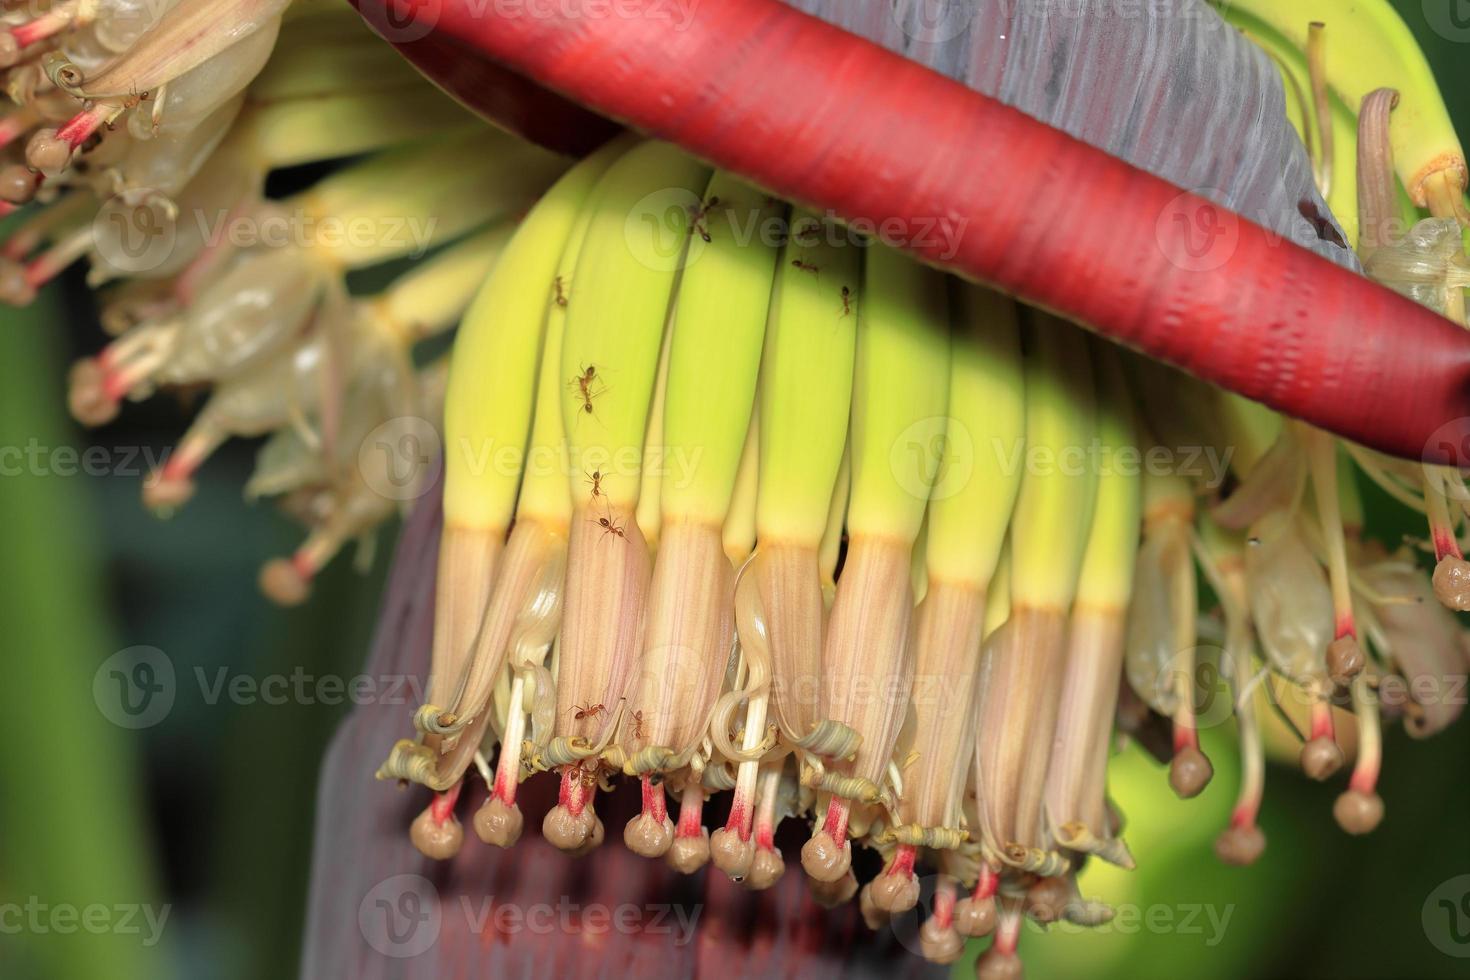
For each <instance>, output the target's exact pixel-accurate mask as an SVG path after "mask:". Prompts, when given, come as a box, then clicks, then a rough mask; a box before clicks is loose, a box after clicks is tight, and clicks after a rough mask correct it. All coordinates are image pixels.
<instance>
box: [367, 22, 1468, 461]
mask: <svg viewBox="0 0 1470 980" xmlns="http://www.w3.org/2000/svg"><path fill="white" fill-rule="evenodd" d="M352 2H353V3H354V4H355V5H356V6H357V7H358V8H359V9H360V10H363V11H364V12H365V13H366V14H367V15H368V20H369V21H370V22H372V23H374V24H375V26H376V27H377V29H379V31H380V33H384V34H385V36H388V37H390V39H396V40H400V41H405V42H406V44H405V45H403V46H407V47H408V48H409V49H410V50H412V47H413V46H414V45H421V44H423V43H424V42H423V41H421V40H411V38H413V37H414V36H415V35H417V36H419V37H425V36H427V37H428V38H429V43H430V44H431V45H432V46H433V47H435V48H437V49H439V52H440V54H441V55H442V54H443V53H444V52H445V51H447V50H448V48H441V47H440V46H441V45H443V44H446V43H447V42H453V44H455V45H458V46H459V47H460V48H461V49H462V50H463V51H464V52H466V54H467V56H469V53H473V56H474V57H476V58H481V59H486V60H487V61H488V62H494V63H495V64H496V65H497V66H504V67H508V68H510V69H512V70H513V71H514V72H517V73H520V74H521V75H523V76H525V77H528V78H530V79H534V80H535V81H536V82H539V83H541V84H542V85H544V86H546V87H547V88H549V89H552V90H554V91H556V92H559V93H561V94H562V95H564V96H566V97H567V98H570V99H572V100H574V101H575V102H578V103H580V104H582V105H584V106H587V107H590V108H591V109H593V110H596V111H597V112H599V113H602V114H604V115H606V116H609V117H612V118H615V119H618V120H620V121H623V122H625V123H627V124H628V125H631V126H633V127H636V128H637V129H640V130H643V131H646V132H649V133H651V134H653V135H655V136H659V137H662V138H666V139H669V140H672V141H674V142H676V143H678V144H680V145H681V146H684V147H685V148H687V149H688V150H690V151H691V152H693V153H695V154H697V155H698V156H700V157H702V158H704V159H707V160H709V161H712V162H714V163H716V164H718V165H719V166H721V167H725V168H728V169H730V170H733V171H736V172H738V173H740V174H743V175H744V176H746V177H748V178H750V179H751V180H753V181H755V182H756V183H758V184H760V185H761V186H763V187H766V188H768V189H770V190H771V191H773V192H775V193H777V194H779V195H781V196H783V197H787V198H790V199H792V200H795V201H798V202H802V203H804V204H809V205H816V206H820V207H826V208H830V209H831V210H833V211H834V212H835V213H836V214H837V215H838V216H840V217H841V218H843V219H844V220H846V221H848V222H850V223H853V224H854V225H855V226H856V227H859V228H869V229H874V230H876V231H878V232H879V234H880V236H881V237H883V238H884V239H885V240H887V241H889V242H890V243H891V244H894V245H898V246H901V247H905V248H909V249H911V250H912V251H914V252H916V253H918V254H920V255H921V256H923V257H924V258H925V259H927V260H929V261H931V262H933V263H934V264H936V265H939V266H942V267H944V268H947V269H950V270H953V271H955V272H958V273H960V274H962V275H965V276H967V277H970V278H974V279H978V280H980V281H983V282H986V283H990V284H993V285H995V286H997V287H998V288H1000V289H1003V290H1005V291H1007V292H1010V293H1014V294H1015V295H1016V296H1018V297H1019V298H1021V299H1022V300H1024V301H1026V302H1027V303H1030V304H1032V305H1036V306H1040V307H1043V308H1047V309H1051V310H1054V311H1056V312H1058V313H1059V314H1062V315H1064V316H1066V317H1068V318H1070V319H1074V320H1076V321H1078V322H1080V323H1082V324H1085V325H1087V326H1089V327H1091V328H1093V329H1095V330H1097V331H1098V332H1099V333H1102V334H1105V335H1107V336H1109V337H1111V338H1112V339H1114V340H1116V341H1119V342H1121V343H1124V344H1127V345H1128V346H1131V347H1134V348H1136V349H1138V350H1140V351H1142V352H1143V353H1145V354H1148V355H1149V356H1151V357H1155V358H1157V359H1159V360H1162V361H1166V362H1169V363H1171V364H1175V365H1177V366H1179V367H1181V368H1184V369H1185V370H1187V371H1189V372H1191V373H1193V374H1195V375H1197V376H1198V377H1200V378H1203V379H1205V380H1207V381H1210V382H1213V383H1216V384H1219V385H1221V386H1223V387H1225V388H1228V389H1231V390H1233V391H1236V392H1239V393H1240V394H1242V395H1245V396H1247V397H1249V398H1253V399H1257V400H1259V401H1261V402H1264V403H1266V404H1267V405H1270V406H1272V407H1273V408H1277V409H1279V410H1281V411H1283V412H1285V413H1287V414H1289V415H1293V416H1296V417H1298V418H1303V419H1306V420H1307V421H1310V422H1312V423H1314V424H1316V425H1319V426H1321V427H1323V428H1325V429H1329V430H1331V431H1333V432H1336V433H1338V434H1340V435H1343V436H1345V437H1347V438H1349V439H1353V440H1355V441H1358V442H1361V443H1363V444H1365V445H1368V446H1372V447H1374V448H1378V449H1382V450H1384V451H1387V452H1390V453H1394V454H1397V455H1401V456H1410V457H1419V456H1424V457H1425V458H1427V459H1431V460H1434V461H1446V460H1447V459H1448V456H1447V453H1452V452H1453V451H1454V445H1453V443H1455V442H1457V441H1458V440H1457V439H1452V440H1445V441H1441V440H1440V439H1437V438H1436V439H1435V440H1434V442H1435V445H1426V443H1428V442H1429V441H1430V436H1431V434H1433V433H1435V432H1436V430H1438V429H1440V428H1441V426H1443V425H1445V424H1446V423H1447V422H1449V421H1450V420H1455V419H1460V418H1462V417H1464V416H1470V338H1467V337H1466V336H1465V334H1464V333H1463V332H1462V331H1460V330H1459V329H1457V328H1456V327H1455V326H1454V325H1452V324H1451V323H1450V322H1449V321H1447V320H1445V319H1443V318H1441V317H1439V316H1437V315H1436V314H1434V313H1432V312H1429V311H1427V310H1425V309H1423V308H1422V307H1419V306H1418V305H1416V304H1414V303H1412V302H1411V301H1409V300H1407V299H1404V298H1402V297H1400V296H1398V295H1396V294H1394V293H1392V292H1391V291H1389V290H1387V289H1384V288H1382V287H1379V286H1377V285H1375V284H1373V283H1371V282H1369V281H1368V280H1366V279H1364V278H1362V277H1361V276H1358V275H1355V274H1354V273H1352V272H1350V271H1348V270H1345V269H1342V268H1340V267H1338V266H1335V265H1333V264H1332V263H1330V262H1328V261H1326V260H1325V259H1322V258H1319V257H1318V256H1316V255H1314V254H1312V253H1311V252H1309V251H1308V250H1306V249H1304V248H1301V247H1300V246H1298V245H1296V244H1294V243H1292V242H1289V241H1286V240H1284V239H1283V238H1282V237H1281V236H1280V235H1279V234H1276V233H1273V232H1270V231H1268V230H1267V229H1265V228H1263V227H1261V226H1259V225H1257V224H1255V223H1253V222H1251V221H1248V220H1247V219H1245V218H1243V217H1240V216H1238V215H1236V214H1234V213H1232V212H1230V211H1228V210H1227V209H1225V208H1223V207H1221V206H1219V205H1216V204H1214V203H1212V202H1210V201H1208V200H1206V199H1204V198H1202V197H1199V196H1197V195H1195V194H1192V193H1188V192H1185V191H1182V190H1180V189H1179V188H1177V187H1175V186H1173V185H1171V184H1169V183H1167V182H1166V181H1163V180H1160V179H1159V178H1157V177H1154V176H1152V175H1150V174H1148V173H1146V172H1144V171H1142V170H1140V169H1138V168H1136V167H1133V166H1131V165H1129V164H1127V163H1125V162H1124V161H1121V160H1119V159H1117V158H1115V157H1112V156H1110V155H1108V154H1106V153H1104V152H1103V151H1101V150H1098V149H1096V148H1094V147H1091V146H1089V145H1087V144H1085V143H1082V142H1080V141H1078V140H1076V139H1074V138H1072V137H1070V136H1068V135H1067V134H1065V133H1063V132H1061V131H1060V130H1057V129H1054V128H1052V127H1050V126H1047V125H1045V124H1044V123H1041V122H1038V121H1037V120H1035V119H1033V118H1031V117H1029V116H1026V115H1024V114H1022V113H1020V112H1018V111H1016V110H1014V109H1011V108H1009V107H1007V106H1005V105H1002V104H1001V103H999V102H997V101H995V100H994V99H991V98H988V97H986V96H985V95H982V94H980V93H977V92H974V91H971V90H969V89H967V88H965V87H964V86H962V85H960V84H958V83H956V82H953V81H950V80H948V79H946V78H944V77H942V76H940V75H938V74H936V73H934V72H932V71H930V70H929V69H927V68H924V67H922V66H920V65H917V64H915V63H913V62H910V61H908V60H906V59H904V58H901V57H899V56H897V55H894V54H891V53H889V52H887V51H885V50H883V49H882V48H879V47H877V46H876V45H873V44H871V43H869V42H867V41H864V40H862V39H860V38H857V37H855V36H853V35H851V34H848V33H846V32H844V31H842V30H839V29H837V28H835V27H832V26H830V25H828V24H826V23H823V22H822V21H819V20H816V19H814V18H812V17H809V16H807V15H805V14H802V13H800V12H797V11H795V10H792V9H790V8H788V7H786V6H784V5H782V4H781V3H779V2H778V0H727V2H724V3H719V4H706V5H703V6H701V7H700V8H699V10H698V13H697V15H696V16H694V17H691V18H689V19H688V21H687V23H684V24H683V25H681V29H679V30H674V29H673V25H672V24H671V23H670V21H669V20H667V19H666V18H662V17H660V16H657V13H658V7H659V0H630V2H628V3H625V4H622V5H620V7H619V10H618V13H617V15H616V16H606V17H599V18H592V17H585V16H578V15H577V12H576V11H575V10H569V9H568V8H566V7H564V6H561V7H559V6H557V5H548V6H546V7H545V8H542V7H537V8H535V9H534V10H532V9H531V8H530V7H525V8H522V7H519V6H516V7H510V8H507V9H505V10H504V11H497V9H496V8H495V7H494V6H493V5H489V6H487V5H484V4H481V3H477V2H471V0H434V2H429V3H410V2H408V0H352ZM389 25H391V26H389ZM395 35H396V37H395ZM420 64H421V65H422V66H424V67H426V68H428V70H430V71H431V72H433V73H438V72H440V71H442V70H444V68H445V67H446V65H445V64H444V63H443V62H442V61H441V62H440V64H439V66H438V67H435V66H434V65H433V64H431V63H430V61H429V60H428V59H425V58H420ZM455 70H456V72H458V71H459V70H460V66H458V65H455ZM502 74H503V73H502V72H501V71H500V68H499V67H497V68H496V75H497V77H499V76H500V75H502ZM492 81H493V79H492ZM454 89H455V91H457V92H459V93H460V94H461V95H467V96H469V97H470V98H471V101H473V102H474V103H475V104H476V105H478V106H481V107H482V108H484V109H486V110H487V112H488V113H489V114H491V115H494V116H496V117H499V118H506V117H507V115H508V114H510V115H512V116H514V114H512V113H510V108H511V107H510V105H508V104H507V100H506V99H505V98H504V93H499V94H493V93H491V92H488V91H486V90H485V87H483V86H471V85H466V84H464V83H463V82H462V81H461V82H460V83H459V84H457V85H455V86H454ZM477 89H478V91H476V90H477ZM528 91H529V90H528ZM527 118H528V117H527V116H526V114H525V113H524V112H523V113H521V114H520V116H519V119H517V118H514V117H513V118H511V123H512V124H513V125H514V124H516V123H517V122H519V123H520V124H521V128H522V129H525V122H526V120H527ZM531 118H534V117H531ZM561 118H563V119H564V120H565V121H566V122H567V124H568V125H569V126H571V127H573V128H572V129H571V130H569V131H570V132H573V133H576V134H577V136H578V137H579V139H578V140H574V142H577V141H580V139H590V138H593V137H592V134H593V133H595V132H596V131H595V130H593V129H588V128H581V127H590V126H592V125H593V123H591V122H590V121H589V120H588V117H578V116H575V115H571V116H564V117H561ZM534 121H535V122H536V126H537V128H538V129H539V130H541V131H542V133H543V138H544V133H545V130H546V124H547V122H548V120H546V119H545V118H540V119H534ZM558 142H563V141H562V140H558ZM563 145H565V143H563ZM940 221H946V222H950V223H951V224H950V226H951V227H959V228H961V229H962V230H961V231H960V233H959V235H958V238H957V239H955V240H953V241H946V240H942V236H935V235H934V234H933V233H932V232H933V229H934V228H935V226H936V223H937V222H940ZM956 243H957V246H958V247H957V248H956V247H955V244H956Z"/></svg>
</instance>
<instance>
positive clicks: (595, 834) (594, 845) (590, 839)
mask: <svg viewBox="0 0 1470 980" xmlns="http://www.w3.org/2000/svg"><path fill="white" fill-rule="evenodd" d="M583 812H584V813H591V814H592V832H591V833H589V834H588V835H587V842H586V843H585V844H583V845H582V846H581V847H579V848H577V849H575V850H572V851H568V852H567V853H568V854H569V855H571V856H572V857H574V858H579V857H583V856H585V855H588V854H591V853H592V852H593V851H595V850H597V849H598V848H599V847H601V846H602V840H603V836H604V829H603V826H602V820H601V818H599V817H598V816H597V814H595V813H592V811H591V810H584V811H583Z"/></svg>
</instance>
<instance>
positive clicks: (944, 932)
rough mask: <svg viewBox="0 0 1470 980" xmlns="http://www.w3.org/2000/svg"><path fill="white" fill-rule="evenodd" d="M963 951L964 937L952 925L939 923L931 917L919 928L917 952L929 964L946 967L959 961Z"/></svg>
mask: <svg viewBox="0 0 1470 980" xmlns="http://www.w3.org/2000/svg"><path fill="white" fill-rule="evenodd" d="M964 950H965V940H964V937H963V936H961V935H960V934H959V932H957V931H956V930H955V927H954V924H953V923H949V924H945V923H941V922H940V921H939V919H938V918H936V917H935V916H932V915H931V916H930V917H929V918H927V919H925V920H924V924H923V925H922V926H920V927H919V952H921V953H923V954H924V959H926V960H928V961H929V962H930V963H942V964H945V965H948V964H950V963H953V962H954V961H955V960H957V959H959V958H960V953H962V952H964Z"/></svg>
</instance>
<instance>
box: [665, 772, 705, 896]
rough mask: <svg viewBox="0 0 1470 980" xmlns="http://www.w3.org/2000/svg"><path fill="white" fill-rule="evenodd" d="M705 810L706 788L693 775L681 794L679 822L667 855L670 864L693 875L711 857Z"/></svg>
mask: <svg viewBox="0 0 1470 980" xmlns="http://www.w3.org/2000/svg"><path fill="white" fill-rule="evenodd" d="M703 813H704V790H703V789H702V788H701V787H700V785H699V781H698V780H697V779H694V778H692V777H691V778H690V779H689V781H688V782H687V783H685V784H684V792H683V793H681V794H680V796H679V823H678V825H677V826H676V827H675V828H674V843H673V845H672V846H671V847H670V848H669V853H668V854H667V855H666V859H667V860H668V863H669V866H670V867H671V868H673V869H674V870H675V871H678V872H679V873H681V874H686V875H692V874H694V872H696V871H698V870H699V869H700V868H702V867H704V866H705V864H706V863H707V862H708V861H709V857H710V845H709V831H708V830H707V829H705V826H704V823H703V820H702V817H703Z"/></svg>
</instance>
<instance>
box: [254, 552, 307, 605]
mask: <svg viewBox="0 0 1470 980" xmlns="http://www.w3.org/2000/svg"><path fill="white" fill-rule="evenodd" d="M260 591H261V593H262V594H264V595H265V597H266V598H267V599H269V600H270V601H271V602H274V603H275V604H276V605H278V606H285V607H287V608H290V607H291V606H299V605H301V604H302V603H303V602H305V601H306V600H307V599H308V598H310V596H311V579H310V578H309V577H307V576H306V575H303V574H302V573H301V569H299V568H297V567H296V564H295V562H293V561H291V560H290V559H289V558H273V559H271V560H270V561H268V562H266V563H265V564H264V565H262V566H261V567H260Z"/></svg>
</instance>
